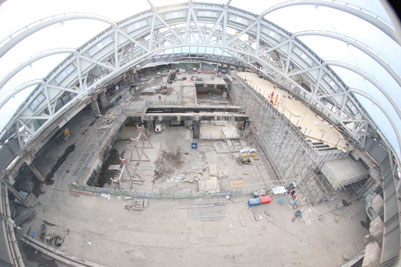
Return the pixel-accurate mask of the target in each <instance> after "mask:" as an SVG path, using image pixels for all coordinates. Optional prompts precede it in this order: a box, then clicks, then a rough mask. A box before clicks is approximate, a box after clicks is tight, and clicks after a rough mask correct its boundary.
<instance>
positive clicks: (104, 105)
mask: <svg viewBox="0 0 401 267" xmlns="http://www.w3.org/2000/svg"><path fill="white" fill-rule="evenodd" d="M99 97H100V103H101V104H102V108H107V107H108V106H109V101H107V98H106V92H105V91H104V92H101V93H100V94H99Z"/></svg>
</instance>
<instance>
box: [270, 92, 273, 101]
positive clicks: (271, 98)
mask: <svg viewBox="0 0 401 267" xmlns="http://www.w3.org/2000/svg"><path fill="white" fill-rule="evenodd" d="M273 97H274V92H272V93H271V94H270V102H271V103H273Z"/></svg>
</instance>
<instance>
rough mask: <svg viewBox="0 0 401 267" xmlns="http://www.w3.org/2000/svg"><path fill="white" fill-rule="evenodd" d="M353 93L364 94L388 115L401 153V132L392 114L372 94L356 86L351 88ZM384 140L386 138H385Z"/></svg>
mask: <svg viewBox="0 0 401 267" xmlns="http://www.w3.org/2000/svg"><path fill="white" fill-rule="evenodd" d="M349 91H351V92H352V93H353V94H357V95H360V96H363V97H365V98H367V99H369V100H370V101H371V102H372V103H373V104H375V105H376V106H377V107H378V108H379V109H380V110H381V112H383V114H384V116H386V118H387V119H388V121H389V122H390V124H391V127H392V128H393V130H394V132H395V135H396V138H397V141H398V146H399V149H400V153H401V136H400V132H399V131H398V128H397V125H396V124H395V122H394V120H393V119H392V118H391V116H390V114H389V113H388V112H387V111H386V109H385V108H384V107H383V106H382V105H381V104H379V103H378V102H377V100H376V99H375V98H374V97H372V96H371V95H370V94H368V93H366V92H365V91H362V90H359V89H356V88H350V90H349ZM383 140H386V139H385V138H384V139H383ZM389 147H390V148H391V147H392V146H391V145H390V146H389ZM394 155H397V153H394Z"/></svg>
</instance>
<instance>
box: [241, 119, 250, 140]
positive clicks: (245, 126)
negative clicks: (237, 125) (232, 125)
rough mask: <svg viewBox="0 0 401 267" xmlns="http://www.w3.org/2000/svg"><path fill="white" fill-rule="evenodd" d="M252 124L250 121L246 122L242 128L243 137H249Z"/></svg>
mask: <svg viewBox="0 0 401 267" xmlns="http://www.w3.org/2000/svg"><path fill="white" fill-rule="evenodd" d="M250 124H251V122H250V121H244V126H243V128H242V136H243V137H247V136H248V134H249V125H250Z"/></svg>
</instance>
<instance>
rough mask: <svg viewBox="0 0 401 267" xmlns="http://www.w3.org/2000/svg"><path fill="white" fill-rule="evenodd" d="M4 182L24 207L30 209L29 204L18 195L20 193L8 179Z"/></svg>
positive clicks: (3, 180) (4, 178)
mask: <svg viewBox="0 0 401 267" xmlns="http://www.w3.org/2000/svg"><path fill="white" fill-rule="evenodd" d="M2 182H3V183H4V184H5V185H6V187H7V188H8V190H10V192H11V194H13V196H14V197H15V198H16V199H18V201H19V202H20V203H21V204H22V205H24V206H25V207H29V204H28V202H26V200H25V199H23V198H22V197H21V196H20V194H18V191H17V190H16V189H15V188H14V186H13V185H12V184H10V183H9V182H8V180H7V178H6V177H3V179H2Z"/></svg>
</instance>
